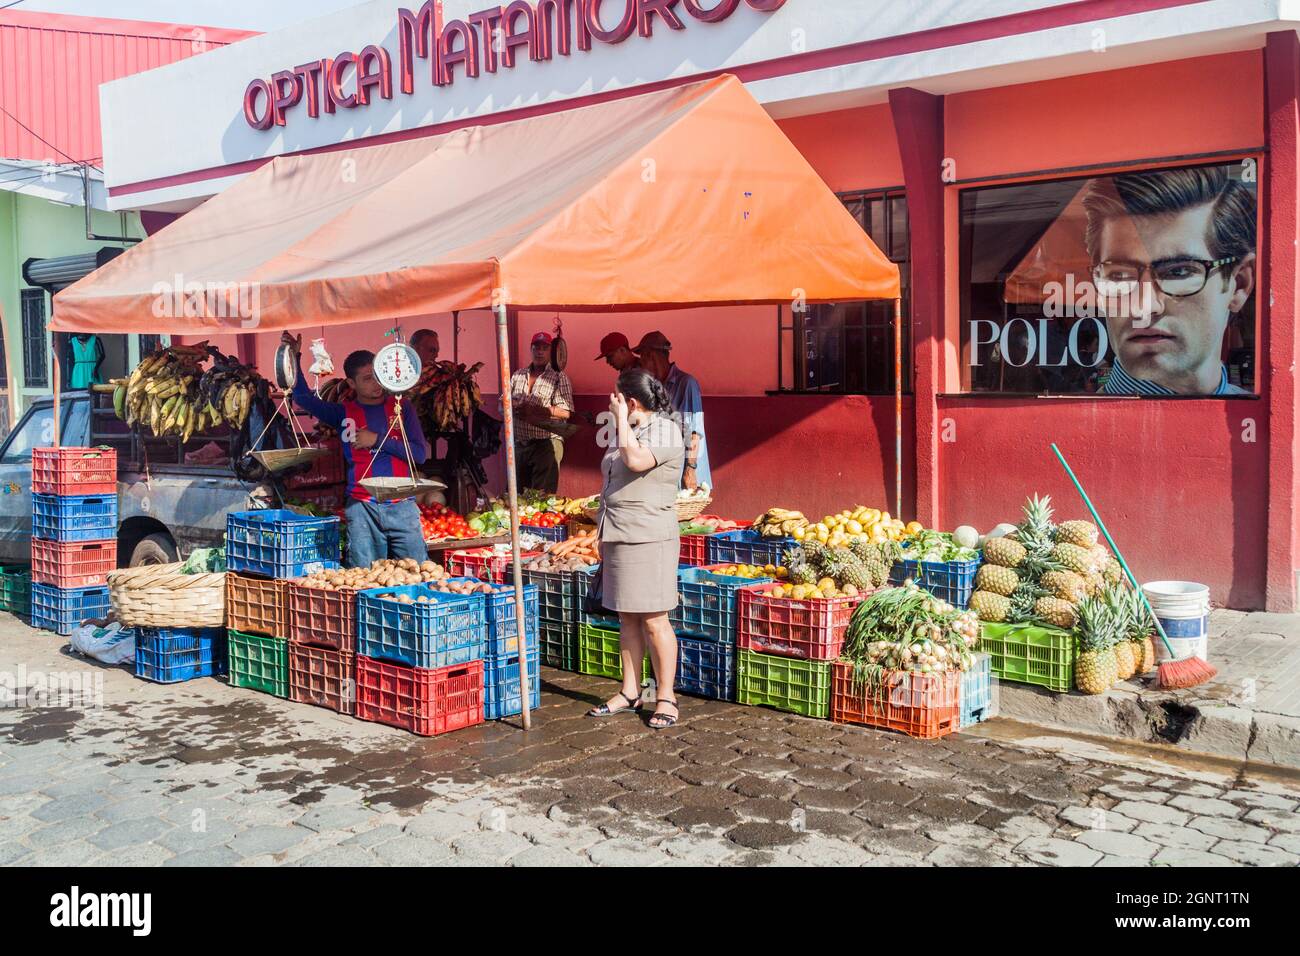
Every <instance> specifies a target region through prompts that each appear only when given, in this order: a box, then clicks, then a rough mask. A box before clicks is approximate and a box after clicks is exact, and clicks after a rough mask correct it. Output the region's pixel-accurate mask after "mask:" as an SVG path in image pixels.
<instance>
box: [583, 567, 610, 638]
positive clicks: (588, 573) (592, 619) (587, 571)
mask: <svg viewBox="0 0 1300 956" xmlns="http://www.w3.org/2000/svg"><path fill="white" fill-rule="evenodd" d="M599 569H600V565H593V566H592V567H589V568H583V569H582V570H580V571H574V572H573V601H574V605H575V606H576V608H577V615H578V626H579V627H581V626H582V625H583V624H590V625H591V626H592V627H600V628H604V629H605V630H610V629H613V630H618V627H619V617H618V612H617V611H610V610H608V609H606V608H601V609H600V610H599V611H596V612H594V613H593V612H591V611H588V610H587V609H586V608H585V607H584V606H583V605H584V604H585V602H586V600H587V591H588V589H590V587H591V580H592V578H593V577H594V576H595V574H596V572H597V571H598V570H599Z"/></svg>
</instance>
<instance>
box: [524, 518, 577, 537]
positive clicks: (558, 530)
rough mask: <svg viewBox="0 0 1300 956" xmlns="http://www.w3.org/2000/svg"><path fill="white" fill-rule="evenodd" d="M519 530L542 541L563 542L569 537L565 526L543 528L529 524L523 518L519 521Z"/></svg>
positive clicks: (567, 528) (567, 527)
mask: <svg viewBox="0 0 1300 956" xmlns="http://www.w3.org/2000/svg"><path fill="white" fill-rule="evenodd" d="M519 530H520V531H521V532H524V531H526V532H528V533H529V534H534V535H537V537H539V538H541V539H542V540H543V541H550V542H552V543H554V542H556V541H565V540H567V539H568V537H569V526H568V525H567V524H557V525H556V526H555V527H554V528H543V527H540V526H539V525H535V524H529V523H528V522H527V521H525V520H524V519H523V518H520V519H519Z"/></svg>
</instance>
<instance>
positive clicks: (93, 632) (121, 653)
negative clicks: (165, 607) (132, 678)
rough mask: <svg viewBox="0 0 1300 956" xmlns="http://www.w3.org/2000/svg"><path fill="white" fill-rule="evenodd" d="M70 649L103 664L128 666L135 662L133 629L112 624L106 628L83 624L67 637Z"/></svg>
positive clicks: (115, 623)
mask: <svg viewBox="0 0 1300 956" xmlns="http://www.w3.org/2000/svg"><path fill="white" fill-rule="evenodd" d="M68 640H69V641H70V642H71V643H72V649H73V650H74V651H76V652H77V653H79V654H83V655H85V656H86V657H93V658H94V659H95V660H97V661H102V662H103V663H105V664H129V663H131V662H133V661H134V660H135V629H134V628H130V627H123V626H122V625H121V624H118V623H117V622H114V623H112V624H109V625H107V626H106V627H96V626H95V625H93V624H83V625H82V626H81V627H78V628H74V629H73V631H72V633H71V634H70V635H69V636H68Z"/></svg>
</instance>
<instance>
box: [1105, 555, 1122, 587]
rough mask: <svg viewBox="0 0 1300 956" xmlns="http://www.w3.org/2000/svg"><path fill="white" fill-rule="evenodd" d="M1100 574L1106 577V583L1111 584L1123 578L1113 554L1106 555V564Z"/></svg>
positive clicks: (1117, 582)
mask: <svg viewBox="0 0 1300 956" xmlns="http://www.w3.org/2000/svg"><path fill="white" fill-rule="evenodd" d="M1101 576H1102V577H1104V578H1105V579H1106V583H1107V584H1109V585H1111V586H1112V587H1113V586H1114V585H1117V584H1120V583H1121V582H1123V580H1124V571H1123V569H1122V568H1121V567H1120V563H1119V562H1118V561H1116V560H1115V558H1114V557H1113V556H1108V558H1107V561H1106V566H1105V567H1104V568H1102V571H1101Z"/></svg>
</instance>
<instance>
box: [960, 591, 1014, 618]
mask: <svg viewBox="0 0 1300 956" xmlns="http://www.w3.org/2000/svg"><path fill="white" fill-rule="evenodd" d="M970 609H971V610H972V611H974V612H975V614H976V615H977V616H978V617H979V619H980V620H981V621H991V622H993V623H997V622H999V621H1005V620H1006V619H1007V614H1008V613H1009V612H1010V610H1011V599H1010V598H1008V597H1006V596H1004V595H1001V594H994V593H993V592H992V591H976V592H975V593H974V594H972V595H971V596H970Z"/></svg>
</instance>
